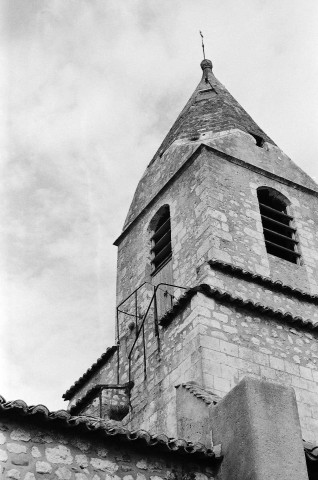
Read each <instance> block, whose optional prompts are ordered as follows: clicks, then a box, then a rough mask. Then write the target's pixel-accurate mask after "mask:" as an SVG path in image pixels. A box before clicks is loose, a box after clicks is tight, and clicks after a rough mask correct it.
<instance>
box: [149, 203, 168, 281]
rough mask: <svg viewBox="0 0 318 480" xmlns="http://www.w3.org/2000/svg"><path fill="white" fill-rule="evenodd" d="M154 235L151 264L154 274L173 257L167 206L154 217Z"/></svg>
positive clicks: (152, 238)
mask: <svg viewBox="0 0 318 480" xmlns="http://www.w3.org/2000/svg"><path fill="white" fill-rule="evenodd" d="M153 220H155V221H154V226H153V235H152V237H151V241H152V248H151V254H152V259H151V264H152V266H153V273H156V272H157V271H158V270H159V269H160V268H162V267H163V266H164V265H165V264H166V263H167V262H168V261H169V260H170V259H171V256H172V250H171V224H170V210H169V207H168V206H167V205H165V206H164V207H162V208H161V209H160V210H159V212H158V213H157V214H156V215H155V217H154V219H153Z"/></svg>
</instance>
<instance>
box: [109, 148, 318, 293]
mask: <svg viewBox="0 0 318 480" xmlns="http://www.w3.org/2000/svg"><path fill="white" fill-rule="evenodd" d="M255 148H258V147H255ZM259 186H268V187H272V188H275V189H277V190H278V191H280V192H281V193H282V194H283V195H285V196H286V197H287V198H288V199H289V200H290V202H291V205H290V206H289V207H288V209H289V213H290V214H291V215H292V216H293V217H294V224H295V227H296V228H297V235H298V238H299V248H300V252H301V255H302V257H301V264H300V265H296V264H293V263H290V262H287V261H285V260H282V259H279V258H277V257H274V256H272V255H268V254H267V252H266V248H265V242H264V238H263V231H262V224H261V217H260V213H259V207H258V201H257V194H256V191H257V188H258V187H259ZM164 204H168V205H169V206H170V212H171V234H172V252H173V281H174V283H175V284H178V285H181V286H188V287H190V286H194V285H195V284H196V280H197V275H196V269H197V267H198V266H200V265H201V264H202V263H203V262H204V261H207V260H210V259H211V258H216V259H219V260H222V261H225V262H227V263H231V264H233V265H236V266H238V267H241V268H245V269H247V270H249V271H251V272H252V273H257V274H261V275H263V276H266V277H270V278H272V279H273V280H278V281H281V282H282V283H284V284H287V285H290V286H292V287H293V288H298V289H301V290H304V291H307V292H309V293H313V294H316V293H318V198H317V196H315V195H311V194H310V193H307V192H305V191H303V190H300V189H295V188H293V187H292V186H288V185H285V184H283V183H281V182H278V181H276V180H273V179H272V178H269V177H266V176H265V175H260V174H259V173H258V172H255V171H253V170H251V169H248V168H244V167H243V166H242V165H236V164H233V163H231V162H229V161H228V160H226V159H225V158H222V157H220V156H219V155H218V154H216V153H214V152H211V151H207V150H203V151H202V152H201V154H200V155H199V156H198V157H197V158H196V160H195V161H194V163H192V165H191V166H190V167H188V168H187V169H186V170H185V171H184V172H183V173H182V175H181V176H180V177H179V178H178V179H177V180H176V181H175V182H174V184H173V185H172V186H171V187H170V188H169V189H167V190H166V192H164V193H162V195H161V196H160V197H159V198H158V200H157V201H156V202H155V203H154V204H153V205H152V206H151V208H148V209H147V210H146V212H145V214H144V215H143V216H142V217H140V219H139V220H138V221H137V222H136V223H135V225H134V226H133V227H132V228H131V230H130V232H129V234H128V235H127V236H126V237H124V238H123V240H122V242H121V243H120V245H119V249H118V279H117V300H118V302H119V301H121V300H122V299H123V298H125V297H126V296H128V295H129V294H130V293H131V292H133V290H134V289H135V288H136V287H137V286H138V285H140V284H141V283H142V282H143V281H148V282H152V278H151V275H150V273H151V256H150V249H151V243H150V232H149V223H150V220H151V219H152V217H153V216H154V215H155V213H156V212H157V211H158V209H159V208H160V206H162V205H164Z"/></svg>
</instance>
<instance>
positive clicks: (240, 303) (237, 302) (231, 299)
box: [160, 284, 318, 332]
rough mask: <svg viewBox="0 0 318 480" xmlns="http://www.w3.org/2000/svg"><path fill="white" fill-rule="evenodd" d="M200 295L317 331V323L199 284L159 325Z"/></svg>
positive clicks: (186, 293)
mask: <svg viewBox="0 0 318 480" xmlns="http://www.w3.org/2000/svg"><path fill="white" fill-rule="evenodd" d="M197 293H202V294H203V295H205V296H207V297H210V298H214V299H216V300H217V301H219V302H221V303H225V304H231V305H234V306H237V307H241V308H244V309H247V310H250V311H253V312H256V313H258V314H261V315H266V316H269V317H271V318H274V319H277V320H279V321H282V322H285V323H288V324H290V326H292V327H295V326H297V327H301V328H303V329H305V330H308V331H311V332H312V331H314V332H317V331H318V322H317V323H313V322H312V321H311V320H309V319H307V318H303V317H301V316H294V315H293V314H292V313H290V312H283V311H282V310H275V309H274V308H271V307H268V306H266V305H263V304H262V303H260V302H254V301H252V300H244V299H243V298H241V297H237V296H234V295H232V294H230V293H228V292H222V291H221V290H219V289H217V288H213V287H210V285H207V284H201V285H198V286H196V287H193V288H190V289H189V290H187V291H186V292H185V294H184V295H182V297H180V298H179V300H178V302H177V303H175V305H174V306H173V307H172V308H171V309H170V310H169V311H168V312H167V313H166V314H165V315H164V316H163V317H162V318H161V320H160V325H161V326H162V327H165V326H167V325H169V324H170V323H171V322H172V321H173V319H174V318H175V316H176V315H177V314H178V313H180V312H181V311H182V310H183V309H184V308H185V306H186V305H187V304H188V303H189V302H190V300H191V299H192V298H193V297H194V296H195V295H196V294H197Z"/></svg>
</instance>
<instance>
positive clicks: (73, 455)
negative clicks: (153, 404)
mask: <svg viewBox="0 0 318 480" xmlns="http://www.w3.org/2000/svg"><path fill="white" fill-rule="evenodd" d="M55 423H56V421H55ZM57 423H58V421H57ZM135 443H136V442H135ZM145 443H146V442H145ZM213 472H214V470H213V465H212V461H211V460H210V459H209V458H206V459H203V460H200V461H196V460H195V459H193V457H192V456H191V455H189V454H186V453H184V454H183V455H178V454H175V453H173V452H171V453H170V452H162V451H160V449H156V448H154V447H152V448H151V447H148V446H147V445H145V446H144V447H143V448H141V447H136V446H135V445H134V442H132V441H127V440H126V441H120V440H119V439H117V438H114V437H112V436H109V437H107V436H105V435H104V437H103V436H102V434H100V435H99V434H98V433H97V432H92V433H87V434H85V433H83V432H78V431H77V429H76V428H74V427H71V428H68V429H67V430H64V429H60V428H54V427H53V428H52V427H51V428H48V427H45V426H43V425H40V426H39V425H37V424H36V423H35V422H34V423H33V422H32V421H29V422H28V421H25V420H24V419H21V418H20V419H18V420H17V419H16V420H12V419H7V418H1V417H0V478H1V479H2V478H3V479H13V480H39V479H43V480H45V479H50V480H53V479H54V480H213V478H214V474H213Z"/></svg>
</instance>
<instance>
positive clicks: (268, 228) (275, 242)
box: [257, 187, 300, 263]
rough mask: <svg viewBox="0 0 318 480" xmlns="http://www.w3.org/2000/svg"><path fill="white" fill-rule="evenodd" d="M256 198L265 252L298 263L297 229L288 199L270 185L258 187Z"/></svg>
mask: <svg viewBox="0 0 318 480" xmlns="http://www.w3.org/2000/svg"><path fill="white" fill-rule="evenodd" d="M257 198H258V203H259V209H260V214H261V219H262V226H263V234H264V240H265V246H266V250H267V253H269V254H271V255H275V256H276V257H279V258H282V259H284V260H287V261H288V262H292V263H300V253H299V251H298V241H297V231H296V228H295V226H294V219H293V217H292V216H291V215H290V214H289V209H288V206H289V205H290V201H289V200H288V199H287V198H286V197H285V196H284V195H283V194H282V193H280V192H278V191H277V190H274V189H273V188H270V187H259V188H258V189H257Z"/></svg>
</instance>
